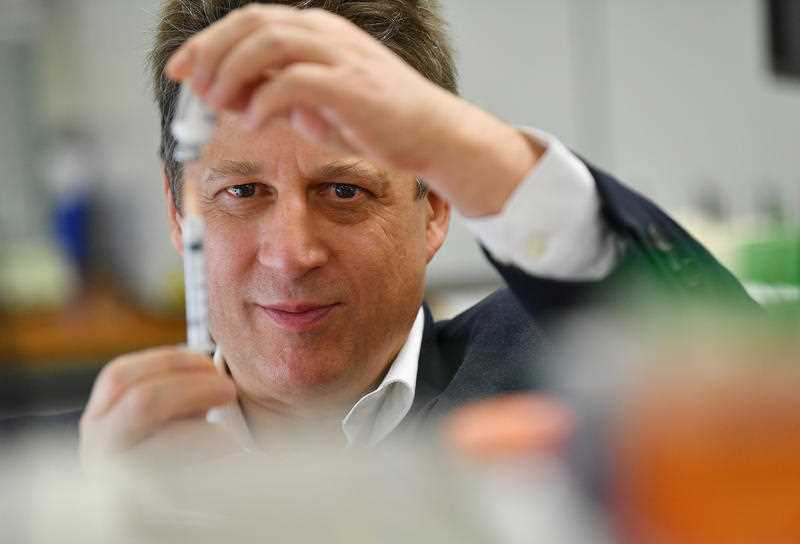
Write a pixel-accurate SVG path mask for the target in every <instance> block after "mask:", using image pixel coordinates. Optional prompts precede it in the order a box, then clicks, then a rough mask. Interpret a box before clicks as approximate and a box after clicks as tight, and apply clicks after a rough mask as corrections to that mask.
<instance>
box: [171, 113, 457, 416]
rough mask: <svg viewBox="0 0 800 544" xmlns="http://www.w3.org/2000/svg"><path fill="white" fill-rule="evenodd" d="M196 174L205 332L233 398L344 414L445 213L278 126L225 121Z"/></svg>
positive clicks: (399, 336)
mask: <svg viewBox="0 0 800 544" xmlns="http://www.w3.org/2000/svg"><path fill="white" fill-rule="evenodd" d="M201 162H202V166H203V170H204V172H203V173H202V175H199V178H200V181H197V182H196V185H197V186H198V189H199V194H200V195H201V200H202V210H203V213H204V216H205V220H206V224H207V231H206V245H205V249H206V260H207V268H208V284H209V306H210V319H211V332H212V335H213V336H214V339H215V340H216V341H217V342H218V344H219V345H220V346H221V347H222V350H223V353H224V355H225V359H226V361H227V363H228V366H229V368H230V370H231V373H232V374H233V377H234V380H235V381H236V383H237V384H238V387H239V389H240V394H241V395H242V396H243V398H244V399H246V400H248V401H250V402H256V403H258V404H260V405H262V406H264V407H266V408H273V409H278V410H282V409H290V410H295V409H296V408H298V407H304V408H306V409H308V410H309V411H310V412H315V411H317V410H320V409H330V408H333V407H337V408H341V407H344V406H346V405H347V404H348V403H352V402H353V401H354V400H355V399H357V398H358V397H359V396H360V395H361V394H363V393H364V392H366V391H367V390H368V389H369V388H370V387H372V386H374V385H375V384H377V382H378V381H379V380H380V379H381V377H382V376H383V373H384V372H385V370H386V368H387V365H388V364H389V363H390V362H391V360H392V358H393V357H394V356H395V355H396V354H397V352H398V351H399V349H400V348H401V346H402V344H403V343H404V341H405V339H406V336H407V334H408V332H409V330H410V327H411V325H412V323H413V321H414V318H415V315H416V312H417V310H418V308H419V305H420V303H421V300H422V294H423V287H424V273H425V266H426V265H427V263H428V261H429V260H430V259H431V258H432V257H433V254H434V253H435V252H436V250H437V249H438V248H439V246H440V245H441V243H442V242H443V240H444V236H445V233H446V230H447V221H448V218H449V209H448V207H447V205H446V204H444V203H443V202H442V201H441V200H440V199H438V198H437V197H436V196H435V195H434V196H429V197H427V198H421V199H419V198H416V197H415V194H416V182H415V178H414V176H413V175H412V174H408V173H387V172H381V171H380V170H378V169H376V168H375V167H374V166H372V165H371V164H369V163H368V162H366V161H364V160H359V159H357V158H355V157H352V156H348V155H346V154H344V153H337V152H334V151H331V150H328V149H326V148H322V147H320V146H317V145H314V144H312V143H310V142H308V141H307V140H305V139H303V138H302V137H300V136H299V135H297V133H295V132H294V131H293V130H292V129H291V128H290V127H289V125H288V123H285V122H283V121H276V122H274V123H272V124H270V125H269V126H268V127H267V128H266V129H264V130H263V131H261V132H258V133H250V132H246V131H245V130H244V129H242V128H240V126H239V124H238V121H237V118H236V117H235V116H233V115H229V114H226V115H223V116H222V117H221V119H220V123H219V127H218V129H217V133H216V135H215V138H214V140H213V141H212V142H211V143H210V144H209V145H208V147H207V148H206V150H205V153H204V156H203V159H202V161H201ZM192 175H193V171H188V172H187V176H192ZM194 175H195V176H197V175H198V174H197V173H195V174H194ZM193 181H195V180H193ZM171 212H172V213H171V217H172V220H173V221H172V224H173V242H174V243H175V244H176V246H177V247H179V248H180V247H181V246H180V230H179V223H178V221H179V217H178V216H177V215H176V213H175V210H174V208H173V209H171Z"/></svg>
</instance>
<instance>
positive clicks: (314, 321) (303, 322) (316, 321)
mask: <svg viewBox="0 0 800 544" xmlns="http://www.w3.org/2000/svg"><path fill="white" fill-rule="evenodd" d="M337 306H339V304H338V303H337V304H324V305H323V304H313V303H284V304H270V305H267V306H262V305H259V309H261V310H262V311H263V312H264V313H265V314H266V315H267V317H269V318H270V319H271V320H272V321H273V322H274V323H275V324H276V325H277V326H278V327H280V328H282V329H284V330H286V331H289V332H303V331H307V330H311V329H313V328H314V327H316V326H318V325H320V324H322V322H323V321H324V320H325V318H326V317H328V315H329V314H330V313H331V311H332V310H333V309H334V308H336V307H337Z"/></svg>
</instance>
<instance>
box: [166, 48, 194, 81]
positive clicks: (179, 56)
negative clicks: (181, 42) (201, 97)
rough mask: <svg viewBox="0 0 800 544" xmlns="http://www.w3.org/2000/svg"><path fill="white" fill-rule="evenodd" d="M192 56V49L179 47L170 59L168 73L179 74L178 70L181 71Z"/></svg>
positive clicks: (170, 74)
mask: <svg viewBox="0 0 800 544" xmlns="http://www.w3.org/2000/svg"><path fill="white" fill-rule="evenodd" d="M190 57H191V51H189V50H188V49H185V48H184V49H179V50H178V51H177V52H176V53H175V54H174V55H172V58H171V59H169V62H167V66H166V69H165V71H166V73H167V75H169V76H175V75H178V74H177V72H180V71H181V70H182V69H183V68H185V67H186V65H187V64H188V63H189V59H190Z"/></svg>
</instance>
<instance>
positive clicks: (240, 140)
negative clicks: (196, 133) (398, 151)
mask: <svg viewBox="0 0 800 544" xmlns="http://www.w3.org/2000/svg"><path fill="white" fill-rule="evenodd" d="M203 162H204V163H205V166H206V167H207V168H208V169H209V170H212V171H214V170H216V171H220V172H225V171H226V170H227V169H230V168H231V167H238V168H249V169H252V170H255V169H258V171H259V174H260V175H262V176H265V177H269V178H272V179H293V178H303V179H309V178H314V177H317V176H318V175H319V173H320V171H324V170H326V169H328V170H330V168H331V167H332V166H334V165H338V166H342V165H357V167H358V170H359V172H360V173H361V174H362V175H364V176H369V177H374V178H376V179H384V180H387V181H388V180H389V179H392V178H394V177H395V176H393V175H392V174H391V173H389V172H385V171H383V170H381V169H379V168H376V167H375V166H374V165H372V164H371V163H369V161H366V160H364V159H362V158H359V157H356V156H354V155H350V154H347V153H345V152H342V151H337V150H334V149H331V148H328V147H325V146H321V145H319V144H316V143H313V142H310V141H308V140H307V139H305V138H303V137H302V136H301V135H299V134H298V133H297V132H296V131H295V130H294V129H292V127H291V125H290V124H289V122H288V121H287V120H284V119H276V120H274V121H273V122H271V123H269V124H268V125H267V126H266V127H264V128H262V129H259V130H257V131H250V130H247V129H245V128H244V126H243V125H242V123H241V122H240V116H239V115H237V114H232V113H224V114H222V115H221V116H220V119H219V123H218V126H217V130H216V132H215V135H214V138H213V140H212V141H211V142H210V143H209V145H208V146H207V147H206V150H205V152H204V154H203ZM237 165H238V166H237ZM241 174H242V175H246V174H247V172H242V173H241Z"/></svg>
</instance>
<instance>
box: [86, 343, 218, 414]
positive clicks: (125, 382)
mask: <svg viewBox="0 0 800 544" xmlns="http://www.w3.org/2000/svg"><path fill="white" fill-rule="evenodd" d="M187 371H191V372H216V369H215V368H214V363H213V361H212V360H211V359H210V358H209V357H208V356H206V355H201V354H199V353H196V352H194V351H190V350H188V349H186V348H178V347H175V346H167V347H159V348H153V349H149V350H145V351H141V352H136V353H131V354H128V355H123V356H122V357H119V358H117V359H115V360H113V361H111V362H110V363H108V364H107V365H106V366H105V367H104V368H103V370H102V371H101V372H100V375H99V376H98V377H97V380H95V384H94V388H93V389H92V395H91V397H90V398H89V403H88V405H87V407H86V410H85V414H86V416H87V417H99V416H101V415H102V414H104V413H105V412H106V411H108V410H109V408H111V406H113V405H114V403H115V402H116V401H117V399H119V397H120V396H122V394H123V393H124V392H125V391H127V390H128V389H130V388H131V387H132V386H134V385H135V384H136V383H139V382H141V381H143V380H147V379H149V378H152V377H154V376H157V375H159V374H162V373H167V372H187Z"/></svg>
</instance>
